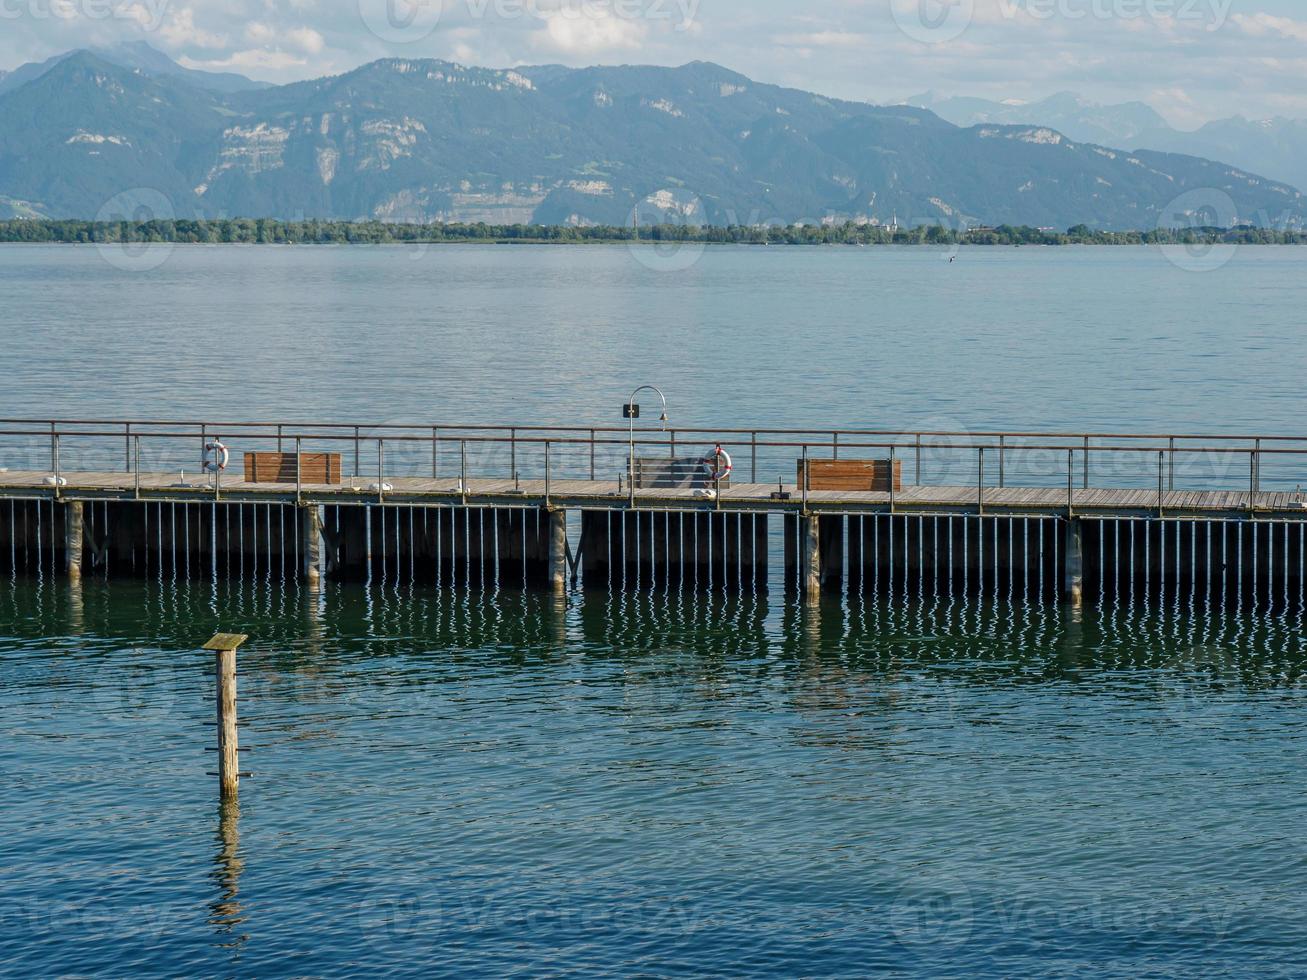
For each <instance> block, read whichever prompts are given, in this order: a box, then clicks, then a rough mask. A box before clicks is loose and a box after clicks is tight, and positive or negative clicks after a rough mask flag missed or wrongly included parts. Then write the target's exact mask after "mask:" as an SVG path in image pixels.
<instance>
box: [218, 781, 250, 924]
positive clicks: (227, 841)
mask: <svg viewBox="0 0 1307 980" xmlns="http://www.w3.org/2000/svg"><path fill="white" fill-rule="evenodd" d="M217 840H218V853H217V856H216V857H215V858H214V862H213V870H212V871H211V872H210V873H209V877H210V880H211V881H212V882H213V884H214V887H215V889H216V891H217V896H218V897H217V898H216V899H215V900H214V901H213V902H212V903H210V905H209V924H210V925H211V926H213V928H214V934H215V936H216V938H217V944H218V945H219V946H223V947H234V948H239V947H240V946H242V945H244V944H245V943H247V942H248V941H249V938H250V937H249V933H248V932H246V931H245V923H246V914H245V909H244V906H243V905H242V904H241V901H240V891H241V875H242V874H243V873H244V871H245V859H244V857H242V855H241V807H240V803H239V802H237V801H235V800H231V801H228V802H224V803H222V804H221V806H220V808H219V813H218V834H217Z"/></svg>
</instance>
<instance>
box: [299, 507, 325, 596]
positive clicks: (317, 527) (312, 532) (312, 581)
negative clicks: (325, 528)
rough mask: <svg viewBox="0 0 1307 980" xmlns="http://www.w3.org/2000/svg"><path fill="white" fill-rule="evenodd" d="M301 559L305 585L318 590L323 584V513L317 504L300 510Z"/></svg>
mask: <svg viewBox="0 0 1307 980" xmlns="http://www.w3.org/2000/svg"><path fill="white" fill-rule="evenodd" d="M300 558H301V560H302V561H303V563H304V567H303V569H302V570H301V572H302V574H303V576H304V582H305V584H306V585H308V587H309V588H310V589H317V588H318V587H319V586H320V585H321V584H322V513H321V511H319V509H318V507H317V505H316V504H314V505H311V506H307V507H301V508H300Z"/></svg>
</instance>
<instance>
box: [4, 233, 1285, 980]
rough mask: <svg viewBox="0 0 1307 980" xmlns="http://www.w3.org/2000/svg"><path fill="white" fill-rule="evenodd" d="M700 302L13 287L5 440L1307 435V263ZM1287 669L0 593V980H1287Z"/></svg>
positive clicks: (71, 261) (1054, 616)
mask: <svg viewBox="0 0 1307 980" xmlns="http://www.w3.org/2000/svg"><path fill="white" fill-rule="evenodd" d="M693 258H695V256H694V255H689V256H687V255H686V254H681V255H679V256H678V255H665V254H659V253H652V254H651V253H640V254H633V253H631V252H630V251H628V250H627V249H624V248H558V249H545V248H535V249H509V248H499V247H453V248H438V249H437V248H433V249H425V250H415V249H404V248H358V249H310V248H293V249H292V248H286V249H277V248H261V249H240V248H212V249H210V248H204V249H199V248H197V249H178V250H176V251H174V252H172V253H171V254H168V255H166V256H161V255H158V254H154V255H146V256H141V255H139V254H134V253H113V252H111V253H108V254H102V253H100V252H98V251H97V250H95V249H94V248H5V249H3V250H0V310H3V327H2V328H0V329H2V330H3V338H4V351H5V361H6V365H7V367H8V370H7V372H6V384H5V385H4V386H3V388H0V414H3V415H5V416H8V417H22V416H31V417H45V416H51V415H64V416H81V417H92V418H93V417H96V416H102V415H103V416H114V417H127V416H137V417H146V416H155V417H160V416H167V415H173V416H186V417H195V418H213V417H218V416H225V417H226V418H228V419H231V420H239V419H274V418H282V417H285V418H288V419H332V420H342V421H351V422H353V421H355V420H359V419H363V420H366V421H369V422H380V421H404V422H422V423H427V424H431V423H436V422H441V423H450V422H455V421H459V422H472V421H482V422H508V423H521V424H531V423H542V422H547V423H550V424H563V423H576V424H584V425H591V424H601V425H602V424H611V423H613V421H614V420H613V415H614V414H615V409H616V408H617V407H618V406H620V404H621V403H622V402H623V401H624V400H625V398H626V397H627V395H629V393H630V390H631V389H632V388H633V387H635V385H637V384H639V383H643V382H654V383H658V384H660V385H662V386H663V387H664V389H665V390H666V391H667V392H668V395H669V397H670V399H671V403H672V417H673V420H674V421H675V422H677V423H679V424H683V425H704V426H713V425H723V426H734V425H741V424H743V425H754V424H756V425H759V426H767V425H773V426H781V425H787V426H814V427H819V426H828V425H848V426H855V425H856V426H868V427H900V426H901V427H908V428H915V427H921V428H958V429H963V428H987V427H997V426H1017V427H1027V426H1032V425H1037V426H1039V427H1050V428H1067V429H1071V428H1085V427H1093V428H1102V429H1121V430H1139V431H1148V430H1164V429H1177V430H1194V429H1201V430H1204V431H1208V432H1238V431H1251V430H1258V431H1278V432H1281V433H1288V434H1292V433H1295V432H1299V431H1300V430H1301V426H1300V425H1299V417H1300V415H1301V407H1302V405H1303V398H1302V379H1303V377H1304V366H1305V365H1304V357H1303V355H1302V353H1301V351H1302V341H1303V336H1302V326H1301V312H1302V310H1303V309H1304V308H1307V276H1305V275H1304V273H1307V252H1301V251H1298V250H1293V249H1251V248H1246V249H1242V250H1240V251H1238V252H1237V253H1236V254H1234V255H1233V257H1232V258H1231V260H1230V261H1229V262H1228V264H1226V265H1224V266H1222V267H1220V268H1218V269H1216V270H1214V271H1209V272H1203V273H1194V272H1186V271H1184V270H1183V269H1180V268H1177V267H1176V266H1175V265H1174V264H1173V263H1171V262H1169V261H1168V260H1167V259H1166V258H1165V257H1164V256H1162V255H1160V254H1159V253H1157V252H1155V251H1151V250H1145V249H1139V250H1133V249H1120V250H1090V249H1056V250H1054V249H1040V250H1034V249H1021V250H992V251H989V250H973V249H966V250H962V251H961V252H960V253H958V254H957V256H956V258H955V261H953V262H951V263H950V262H949V261H948V258H949V255H948V254H947V253H941V252H937V251H929V250H907V249H905V250H892V249H849V250H843V249H841V250H825V249H812V250H803V249H753V250H750V249H736V248H727V249H721V250H708V251H707V252H705V253H704V254H703V255H702V256H698V257H697V260H696V261H693V262H690V261H689V260H690V259H693ZM156 259H165V261H162V264H160V265H158V266H157V267H156V268H148V269H147V268H145V267H146V266H151V265H154V264H155V260H156ZM683 266H688V267H685V268H682V267H683ZM3 452H4V447H3V446H0V465H4V460H5V457H4V455H3ZM1291 476H1292V474H1288V473H1286V474H1284V478H1285V479H1290V478H1291ZM1289 608H1290V609H1292V608H1293V607H1292V604H1290V605H1289ZM219 627H221V628H223V629H233V630H240V631H242V632H248V633H250V634H251V636H252V637H253V639H252V640H251V642H250V644H249V646H248V647H247V648H246V650H245V651H243V652H242V655H241V684H242V710H243V713H244V716H245V719H246V720H247V723H248V728H247V730H246V733H245V734H244V735H243V741H244V743H245V744H248V745H250V746H253V747H254V751H253V752H251V753H250V755H249V756H247V757H246V759H245V760H244V761H245V764H246V765H248V766H249V768H251V769H253V770H254V771H255V773H256V775H255V778H254V779H252V780H248V781H246V782H245V783H244V784H243V786H242V794H241V806H240V810H239V812H234V811H227V812H221V811H220V809H219V807H218V804H217V802H216V798H215V797H216V786H215V785H214V783H215V780H214V779H213V778H212V777H211V776H208V775H206V773H207V772H209V771H211V770H212V769H213V768H214V767H215V761H216V760H215V757H214V756H213V754H212V753H206V752H205V747H206V746H207V745H209V744H212V741H213V731H212V729H211V728H209V727H206V722H208V721H209V720H210V719H211V717H212V700H211V699H212V688H211V681H210V679H209V676H208V674H209V668H208V666H207V661H206V660H205V658H203V657H201V656H199V655H197V654H196V653H195V652H194V648H195V646H196V643H197V640H198V641H202V640H203V639H207V636H208V633H209V632H210V631H212V630H214V629H216V628H219ZM1304 666H1307V641H1305V638H1304V633H1303V627H1302V608H1301V606H1299V607H1298V608H1297V609H1296V610H1294V611H1291V612H1289V613H1283V614H1277V615H1266V614H1261V613H1256V614H1254V613H1252V612H1248V611H1243V612H1239V611H1237V610H1224V609H1211V608H1208V607H1207V606H1206V605H1205V604H1203V603H1202V602H1201V601H1191V600H1190V599H1189V598H1188V597H1184V596H1180V597H1172V601H1170V602H1168V603H1167V604H1165V605H1163V606H1162V607H1159V608H1144V607H1132V606H1129V605H1125V606H1117V605H1108V606H1105V607H1102V608H1093V609H1089V610H1087V611H1086V612H1085V614H1084V615H1083V616H1082V617H1073V616H1070V615H1069V614H1067V613H1064V612H1063V611H1061V610H1058V609H1056V608H1050V607H1046V606H1042V605H1026V604H1024V603H1022V602H1020V601H1017V602H1003V601H998V602H996V601H993V600H988V601H984V602H976V601H963V600H961V599H957V600H948V599H945V600H941V601H939V602H918V603H906V604H905V603H898V604H895V605H883V604H879V603H871V602H869V603H867V604H863V603H860V602H842V603H841V602H837V603H831V604H828V605H826V606H823V608H822V609H821V610H820V611H819V612H818V613H816V614H814V613H804V612H802V611H800V610H799V609H797V608H796V607H794V606H793V605H790V604H788V603H786V602H785V600H784V598H783V597H782V596H780V595H777V594H776V593H775V591H773V592H772V593H771V594H768V595H758V596H747V597H741V598H735V599H723V598H712V597H701V596H681V595H665V594H648V593H631V594H622V593H617V594H609V593H607V592H599V591H589V592H587V593H585V594H575V595H570V596H569V597H568V599H567V601H566V602H565V603H563V604H558V603H555V602H554V601H552V600H548V599H543V598H540V597H532V596H526V597H523V596H520V595H516V594H512V593H495V594H492V595H490V596H482V595H480V594H472V595H468V594H462V593H455V594H432V593H430V592H426V591H423V590H421V589H418V590H409V589H407V588H396V587H394V586H393V585H391V586H386V585H378V586H376V587H373V588H352V587H342V586H335V585H331V586H328V587H327V589H326V590H325V591H324V592H323V593H322V594H321V595H320V596H310V595H307V594H305V593H303V592H301V591H300V589H299V588H298V586H297V585H296V584H295V583H282V582H279V581H270V580H263V581H258V582H246V583H243V584H239V585H238V584H227V583H221V584H194V583H176V582H171V581H157V580H156V581H151V582H126V581H113V582H110V583H105V582H101V581H97V580H94V579H92V580H90V581H88V582H87V583H86V585H85V587H84V588H83V589H82V590H81V591H80V592H71V591H70V590H69V589H68V588H67V587H66V586H65V585H64V583H62V582H61V581H58V580H50V579H15V580H13V581H10V582H7V583H3V584H0V671H2V674H0V676H2V677H3V683H2V684H0V771H3V772H4V774H5V775H6V776H7V783H8V788H9V793H8V795H7V799H6V803H5V805H4V806H3V807H0V840H3V841H4V846H3V848H0V973H3V974H5V975H12V976H24V977H25V976H45V975H56V974H60V975H63V974H77V975H104V976H121V975H135V974H141V973H155V974H158V973H167V974H172V975H182V974H186V975H189V974H215V975H257V976H272V975H295V976H309V975H313V976H327V975H342V974H347V973H388V974H391V975H396V976H429V975H436V976H475V975H481V976H504V975H510V974H512V975H540V974H549V975H556V974H570V975H593V976H598V975H638V976H697V975H703V974H715V975H726V976H784V977H789V976H800V975H803V976H865V975H868V974H874V973H892V974H895V975H930V976H957V975H987V976H1010V975H1026V974H1040V975H1050V974H1052V975H1087V974H1095V975H1097V974H1110V975H1121V976H1138V975H1150V976H1192V975H1195V974H1201V975H1210V976H1250V975H1259V976H1260V975H1271V976H1275V975H1279V976H1293V975H1301V974H1302V973H1303V972H1304V971H1305V970H1307V954H1305V953H1304V950H1307V860H1305V859H1304V853H1307V851H1305V848H1307V820H1304V817H1303V812H1302V804H1301V800H1302V796H1303V775H1302V772H1303V761H1304V750H1305V749H1307V739H1304V732H1307V716H1305V715H1304V710H1305V709H1307V700H1305V699H1304V697H1303V670H1304Z"/></svg>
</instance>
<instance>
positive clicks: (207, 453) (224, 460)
mask: <svg viewBox="0 0 1307 980" xmlns="http://www.w3.org/2000/svg"><path fill="white" fill-rule="evenodd" d="M230 462H231V453H230V452H228V451H227V447H226V446H224V445H223V444H222V443H220V442H210V443H205V446H204V472H205V473H221V472H222V471H223V470H225V469H226V468H227V464H228V463H230Z"/></svg>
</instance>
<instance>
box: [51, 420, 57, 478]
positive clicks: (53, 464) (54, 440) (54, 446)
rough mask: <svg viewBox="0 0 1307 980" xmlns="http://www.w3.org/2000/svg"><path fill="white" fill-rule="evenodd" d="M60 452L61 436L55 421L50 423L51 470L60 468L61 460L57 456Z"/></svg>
mask: <svg viewBox="0 0 1307 980" xmlns="http://www.w3.org/2000/svg"><path fill="white" fill-rule="evenodd" d="M58 452H59V436H58V434H57V432H56V430H55V423H53V422H51V423H50V472H52V473H53V472H54V471H55V469H57V468H58V465H59V461H58V460H57V459H56V458H55V457H56V455H57V454H58Z"/></svg>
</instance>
